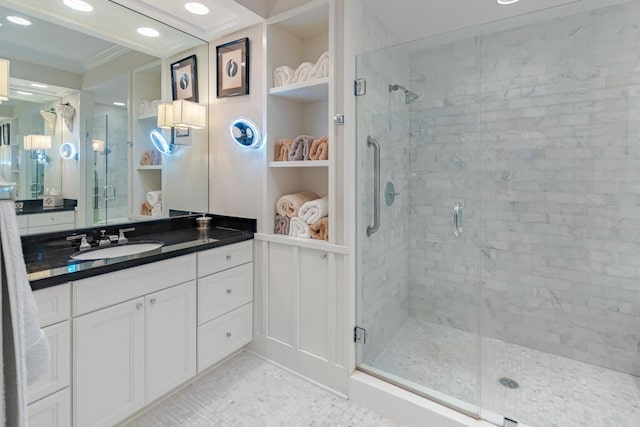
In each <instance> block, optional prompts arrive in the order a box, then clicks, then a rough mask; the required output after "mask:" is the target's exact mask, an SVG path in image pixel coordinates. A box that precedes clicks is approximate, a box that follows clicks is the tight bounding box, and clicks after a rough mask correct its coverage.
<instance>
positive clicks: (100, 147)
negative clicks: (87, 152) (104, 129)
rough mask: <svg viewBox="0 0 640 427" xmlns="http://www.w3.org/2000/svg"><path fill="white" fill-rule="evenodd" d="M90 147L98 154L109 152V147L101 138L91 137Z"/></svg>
mask: <svg viewBox="0 0 640 427" xmlns="http://www.w3.org/2000/svg"><path fill="white" fill-rule="evenodd" d="M91 149H92V150H93V151H94V152H96V153H100V154H109V153H111V149H110V148H108V147H107V145H106V144H105V142H104V141H103V140H101V139H92V140H91Z"/></svg>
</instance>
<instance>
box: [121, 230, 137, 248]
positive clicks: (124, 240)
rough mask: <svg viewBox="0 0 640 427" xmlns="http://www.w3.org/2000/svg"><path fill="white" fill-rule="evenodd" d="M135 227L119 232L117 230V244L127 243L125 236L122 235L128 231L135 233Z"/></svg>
mask: <svg viewBox="0 0 640 427" xmlns="http://www.w3.org/2000/svg"><path fill="white" fill-rule="evenodd" d="M135 229H136V228H135V227H130V228H121V229H120V230H118V231H119V232H120V236H118V244H120V243H127V242H128V241H129V239H127V236H125V235H124V233H127V232H129V231H135Z"/></svg>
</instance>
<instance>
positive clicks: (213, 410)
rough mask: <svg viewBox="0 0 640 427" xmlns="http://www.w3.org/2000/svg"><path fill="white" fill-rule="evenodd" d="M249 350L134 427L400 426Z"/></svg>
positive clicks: (166, 402)
mask: <svg viewBox="0 0 640 427" xmlns="http://www.w3.org/2000/svg"><path fill="white" fill-rule="evenodd" d="M397 425H398V424H394V423H392V422H391V421H389V420H387V419H385V418H383V417H381V416H379V415H377V414H376V413H374V412H373V411H371V410H369V409H367V408H365V407H363V406H360V405H357V404H355V403H353V402H350V401H348V400H345V399H342V398H340V397H338V396H335V395H333V394H331V393H329V392H328V391H326V390H323V389H321V388H320V387H317V386H315V385H313V384H311V383H309V382H307V381H305V380H303V379H301V378H298V377H297V376H295V375H293V374H291V373H289V372H286V371H284V370H282V369H280V368H278V367H276V366H274V365H272V364H270V363H268V362H265V361H264V360H262V359H259V358H257V357H256V356H253V355H251V354H248V353H241V354H240V355H238V356H237V357H234V358H233V359H231V360H229V361H227V362H226V363H224V364H222V365H221V366H220V367H218V368H216V369H214V370H213V371H211V372H210V373H209V374H207V375H206V376H204V377H203V378H201V379H199V380H197V381H195V382H194V383H193V384H191V385H189V386H187V387H185V388H184V389H183V390H181V391H180V392H178V393H177V394H176V395H174V396H172V397H170V398H169V399H167V400H165V401H164V402H161V403H160V404H159V405H158V406H156V407H154V408H152V409H151V410H150V411H148V412H146V413H144V414H142V415H141V416H140V417H138V418H136V419H135V420H133V421H131V422H129V423H128V424H126V426H128V427H134V426H135V427H151V426H153V427H168V426H189V427H196V426H197V427H205V426H206V427H211V426H233V427H241V426H296V427H297V426H354V427H355V426H367V427H369V426H371V427H375V426H380V427H386V426H389V427H391V426H397Z"/></svg>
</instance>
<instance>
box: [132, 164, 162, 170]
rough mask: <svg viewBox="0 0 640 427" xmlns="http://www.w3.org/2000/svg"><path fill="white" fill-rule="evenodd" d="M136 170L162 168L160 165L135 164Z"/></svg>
mask: <svg viewBox="0 0 640 427" xmlns="http://www.w3.org/2000/svg"><path fill="white" fill-rule="evenodd" d="M136 170H139V171H159V170H162V165H149V166H136Z"/></svg>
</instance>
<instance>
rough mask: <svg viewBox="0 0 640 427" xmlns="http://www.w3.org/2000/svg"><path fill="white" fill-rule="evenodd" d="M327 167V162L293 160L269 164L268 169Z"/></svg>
mask: <svg viewBox="0 0 640 427" xmlns="http://www.w3.org/2000/svg"><path fill="white" fill-rule="evenodd" d="M328 166H329V160H300V161H298V160H295V161H280V162H269V167H270V168H326V167H328Z"/></svg>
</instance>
